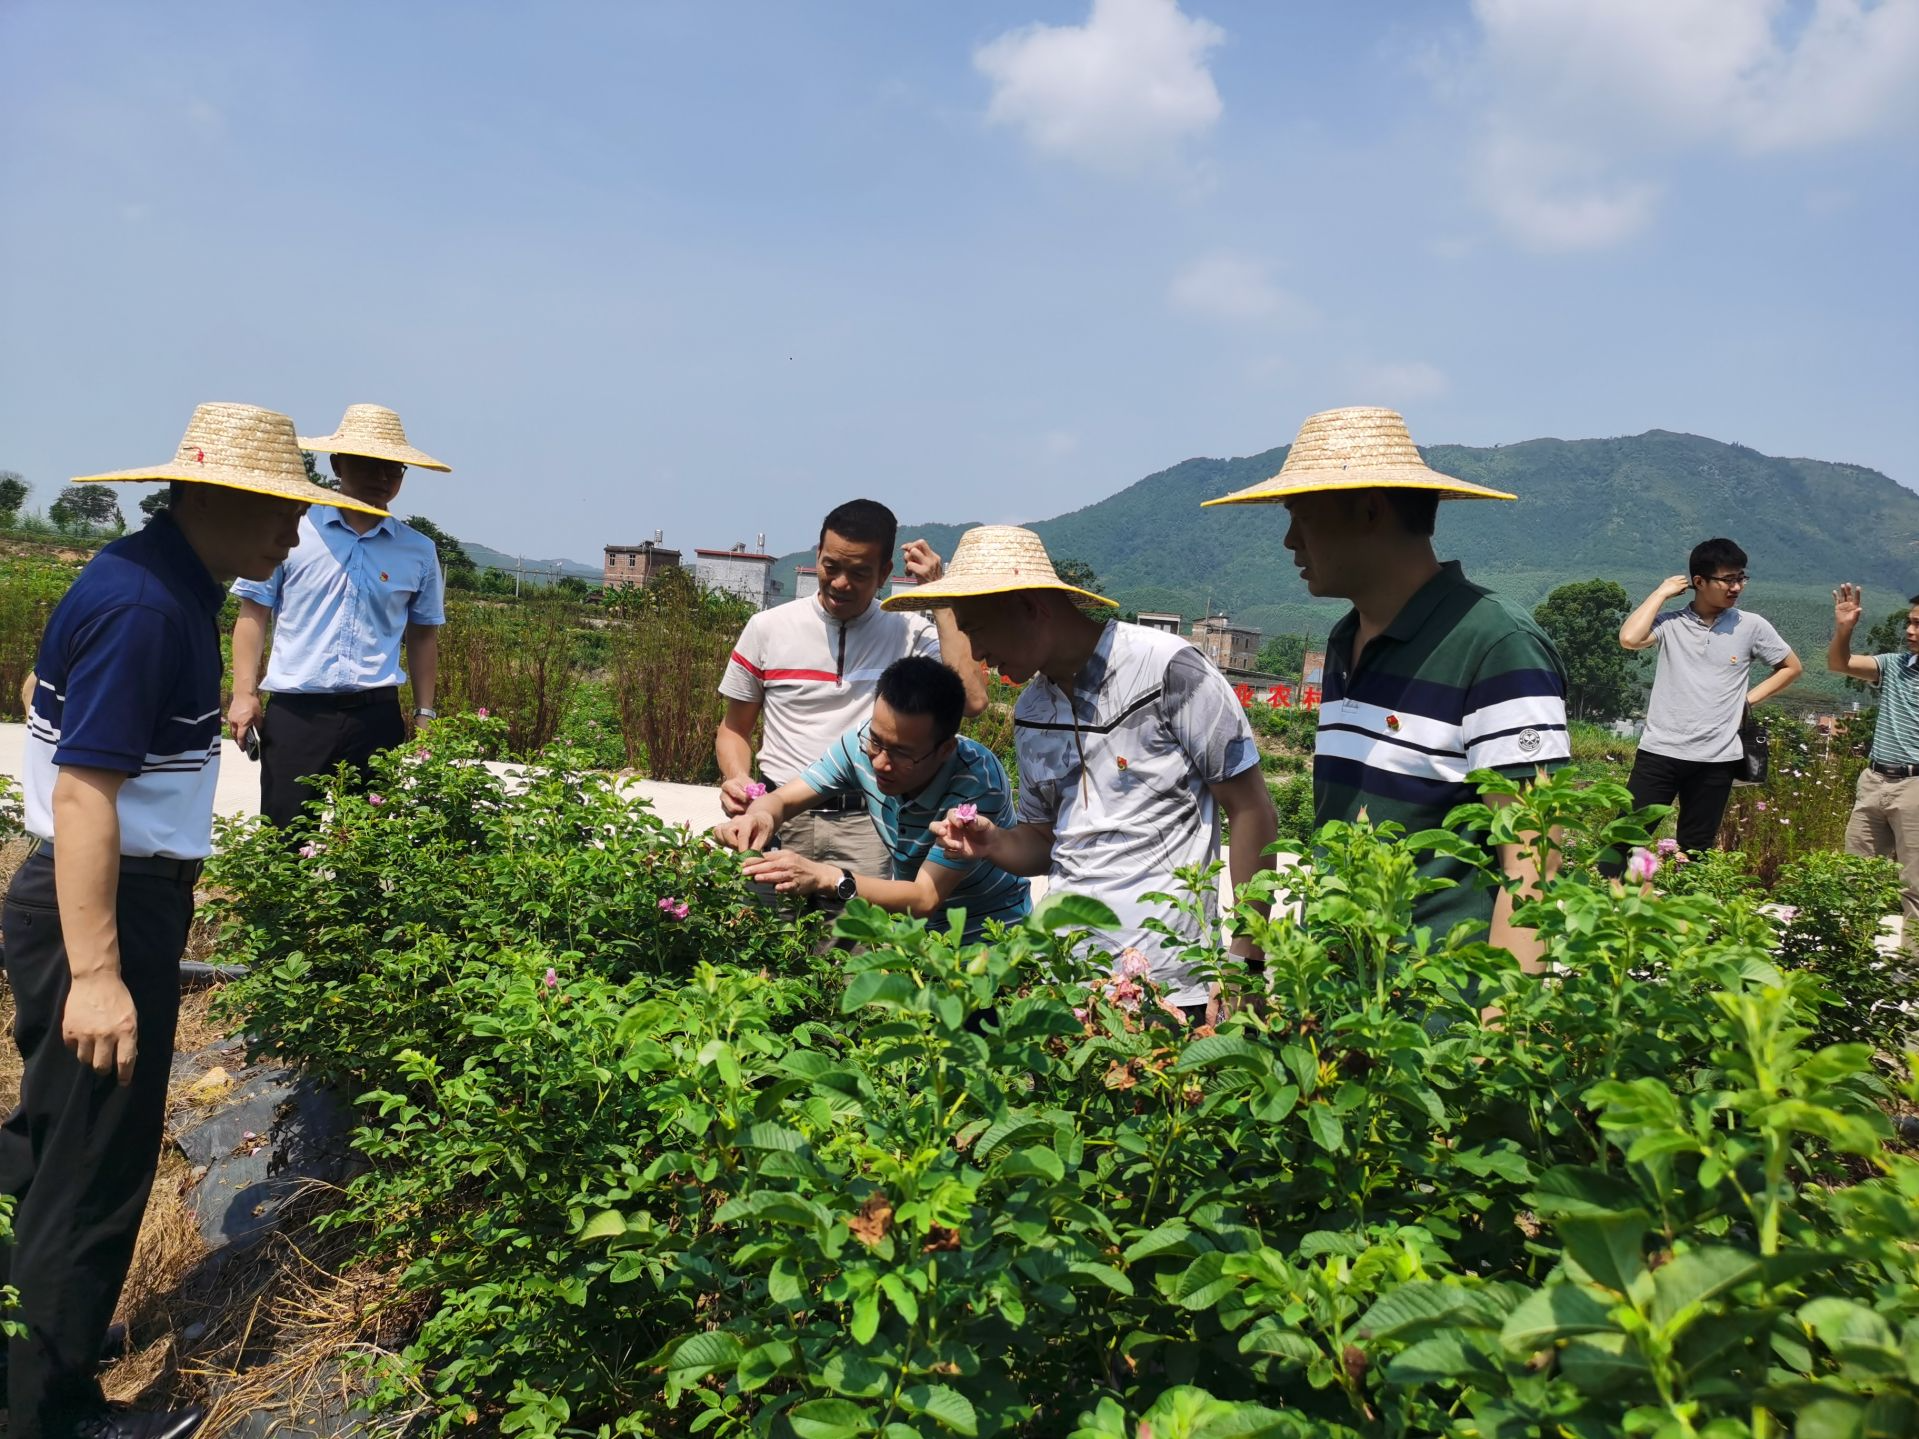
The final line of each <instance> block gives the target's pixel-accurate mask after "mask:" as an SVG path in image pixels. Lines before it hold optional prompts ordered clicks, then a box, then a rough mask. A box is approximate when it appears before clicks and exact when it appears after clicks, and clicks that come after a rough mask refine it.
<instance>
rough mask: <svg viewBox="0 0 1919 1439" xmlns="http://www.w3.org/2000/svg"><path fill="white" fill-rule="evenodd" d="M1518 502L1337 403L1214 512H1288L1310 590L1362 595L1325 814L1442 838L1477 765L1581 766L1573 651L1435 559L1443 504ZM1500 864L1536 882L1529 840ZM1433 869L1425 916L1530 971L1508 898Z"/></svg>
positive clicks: (1322, 796) (1332, 649) (1436, 927)
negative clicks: (1565, 654)
mask: <svg viewBox="0 0 1919 1439" xmlns="http://www.w3.org/2000/svg"><path fill="white" fill-rule="evenodd" d="M1513 498H1514V496H1512V495H1509V494H1506V493H1505V492H1504V491H1501V490H1492V489H1487V488H1486V487H1485V486H1483V485H1475V484H1471V483H1469V482H1467V481H1465V480H1460V479H1456V478H1454V477H1452V476H1450V475H1442V474H1439V473H1438V472H1437V471H1434V470H1432V469H1429V468H1428V467H1427V465H1426V463H1425V461H1424V460H1423V459H1421V458H1420V455H1419V451H1418V450H1417V449H1416V448H1415V447H1414V445H1413V442H1412V437H1411V436H1410V435H1409V434H1408V433H1407V431H1406V422H1405V421H1404V420H1403V419H1401V418H1400V416H1399V415H1397V414H1396V413H1394V412H1393V411H1391V410H1381V409H1372V408H1363V409H1344V410H1328V411H1326V412H1324V413H1322V414H1318V415H1314V416H1312V417H1311V418H1310V419H1308V420H1307V421H1306V423H1305V424H1304V425H1303V426H1302V427H1301V428H1300V432H1299V437H1298V438H1297V439H1296V440H1295V441H1294V443H1293V446H1292V448H1291V450H1289V451H1288V453H1287V456H1286V463H1285V465H1284V466H1283V467H1282V468H1281V469H1280V472H1279V474H1278V475H1276V476H1275V477H1274V478H1273V479H1271V480H1268V481H1266V482H1265V483H1263V484H1259V485H1254V486H1252V487H1251V488H1249V489H1245V490H1241V491H1238V492H1237V493H1235V494H1231V495H1226V496H1224V497H1222V498H1221V499H1218V500H1211V501H1208V503H1209V504H1249V503H1279V504H1284V505H1285V506H1286V510H1287V513H1288V515H1289V516H1290V517H1291V521H1292V523H1291V525H1290V526H1289V528H1288V529H1287V532H1286V540H1285V544H1286V548H1287V549H1289V550H1291V551H1292V552H1293V559H1294V563H1295V564H1297V565H1298V566H1299V570H1300V575H1301V578H1302V579H1304V581H1305V583H1306V588H1307V590H1308V591H1309V592H1310V593H1312V594H1314V595H1331V596H1338V597H1339V598H1341V599H1347V600H1351V601H1352V603H1353V608H1352V609H1351V610H1350V611H1348V612H1347V614H1346V615H1345V617H1344V618H1342V619H1341V620H1340V621H1339V623H1338V624H1336V625H1335V626H1334V627H1333V631H1332V634H1331V636H1330V637H1329V638H1328V640H1327V642H1326V673H1325V682H1324V684H1323V685H1322V687H1321V697H1320V710H1319V731H1318V735H1317V737H1316V739H1315V742H1314V749H1313V818H1314V821H1315V822H1316V823H1318V824H1325V823H1326V822H1328V821H1329V820H1335V819H1341V820H1356V819H1358V818H1359V817H1360V816H1361V815H1362V814H1364V815H1365V816H1366V817H1367V818H1368V819H1370V820H1372V821H1374V822H1375V823H1383V822H1385V821H1388V820H1391V821H1395V822H1397V823H1399V824H1402V825H1404V826H1405V827H1406V828H1407V830H1408V831H1417V830H1422V829H1432V828H1437V827H1439V826H1441V825H1443V824H1444V823H1445V819H1446V814H1447V812H1448V811H1449V810H1451V809H1452V808H1453V806H1455V805H1458V804H1463V803H1466V802H1468V801H1470V800H1472V799H1473V798H1474V797H1475V791H1474V789H1473V787H1472V786H1471V785H1470V784H1468V783H1467V779H1466V777H1467V775H1468V774H1470V773H1471V772H1472V771H1474V770H1477V769H1492V770H1498V771H1499V772H1500V773H1502V774H1506V775H1511V776H1515V777H1519V778H1531V777H1533V776H1535V775H1537V774H1539V773H1540V772H1541V771H1542V770H1552V769H1556V768H1558V767H1559V766H1561V765H1563V764H1565V763H1566V761H1567V760H1568V759H1569V758H1570V755H1571V751H1570V748H1569V745H1568V737H1567V733H1566V677H1565V669H1564V666H1563V665H1562V664H1561V662H1560V658H1559V654H1558V651H1556V650H1555V649H1554V648H1553V644H1552V641H1551V640H1549V639H1547V638H1546V636H1545V634H1544V632H1543V631H1541V630H1540V628H1539V626H1538V625H1536V624H1535V623H1534V622H1533V620H1532V618H1531V617H1530V616H1529V615H1527V614H1526V613H1525V612H1524V611H1523V610H1521V609H1519V608H1518V607H1517V606H1514V605H1511V604H1509V603H1507V602H1506V601H1505V600H1502V599H1500V598H1499V597H1498V596H1497V595H1494V594H1492V593H1490V592H1489V591H1487V590H1485V589H1482V588H1481V587H1480V586H1478V585H1475V584H1473V583H1472V582H1471V581H1470V580H1468V579H1467V578H1466V577H1465V575H1464V574H1462V573H1461V572H1460V568H1459V565H1458V563H1457V562H1456V561H1452V562H1448V563H1445V564H1441V563H1440V561H1439V559H1438V558H1437V557H1436V556H1435V555H1434V553H1433V543H1432V534H1433V528H1434V524H1433V522H1434V517H1435V514H1436V512H1437V510H1438V506H1439V501H1440V500H1442V499H1491V500H1510V499H1513ZM1499 857H1500V863H1501V865H1502V867H1503V868H1504V869H1505V871H1506V873H1507V874H1508V875H1509V876H1512V877H1514V878H1517V879H1519V880H1521V881H1522V882H1524V883H1530V882H1532V881H1533V880H1534V879H1535V878H1536V876H1535V875H1533V874H1532V872H1531V864H1530V860H1529V859H1528V857H1527V856H1526V854H1525V852H1524V851H1523V850H1521V849H1520V848H1518V847H1517V846H1502V847H1501V850H1500V856H1499ZM1420 871H1421V873H1422V874H1425V875H1428V876H1432V877H1438V878H1444V879H1449V880H1452V881H1453V882H1454V883H1453V884H1452V886H1451V887H1450V888H1447V889H1442V890H1437V891H1435V892H1433V893H1431V894H1428V895H1425V896H1424V897H1422V898H1421V900H1420V901H1419V902H1418V903H1417V904H1416V905H1415V906H1414V910H1413V918H1414V920H1415V922H1416V923H1418V924H1420V925H1430V926H1431V927H1432V929H1433V932H1434V934H1435V935H1439V934H1443V933H1444V932H1445V931H1446V930H1448V929H1449V928H1451V927H1452V926H1453V925H1455V924H1458V923H1459V922H1460V921H1462V920H1473V921H1477V922H1478V923H1480V924H1484V925H1487V926H1489V927H1490V930H1491V933H1490V935H1489V936H1488V937H1489V938H1490V939H1491V941H1492V942H1493V943H1494V944H1497V945H1500V946H1502V947H1504V948H1506V949H1508V950H1510V951H1511V952H1512V953H1513V954H1514V955H1516V956H1517V957H1518V958H1519V960H1520V963H1521V964H1522V965H1525V966H1526V967H1528V968H1532V967H1535V966H1536V965H1537V963H1538V957H1539V946H1538V942H1537V940H1535V939H1534V937H1533V936H1532V934H1531V933H1530V932H1529V931H1525V930H1516V929H1514V928H1513V925H1512V900H1511V897H1510V895H1509V894H1508V893H1507V892H1506V891H1505V890H1497V891H1495V890H1492V889H1489V888H1486V887H1484V886H1481V885H1478V884H1476V883H1475V882H1474V878H1475V877H1474V873H1473V871H1472V870H1471V869H1470V868H1469V867H1467V866H1466V865H1464V864H1462V863H1460V862H1458V861H1456V860H1451V859H1447V858H1445V857H1443V856H1439V855H1428V856H1426V857H1425V858H1424V859H1423V861H1422V862H1421V864H1420Z"/></svg>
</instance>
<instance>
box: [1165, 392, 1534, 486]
mask: <svg viewBox="0 0 1919 1439" xmlns="http://www.w3.org/2000/svg"><path fill="white" fill-rule="evenodd" d="M1380 489H1384V490H1437V491H1439V498H1440V499H1442V500H1516V499H1518V498H1519V496H1517V495H1509V494H1507V493H1506V492H1505V491H1504V490H1494V489H1488V488H1487V487H1486V486H1485V485H1475V484H1473V483H1472V481H1470V480H1461V479H1455V478H1454V477H1453V476H1451V475H1442V474H1440V473H1439V471H1437V470H1434V469H1430V468H1428V466H1427V464H1426V462H1425V461H1424V460H1422V459H1421V458H1420V457H1419V451H1418V450H1417V449H1415V448H1414V446H1413V437H1412V436H1411V435H1410V434H1408V433H1407V431H1406V421H1405V419H1404V418H1403V417H1402V416H1401V415H1400V414H1399V412H1398V411H1397V410H1382V409H1377V408H1375V407H1373V406H1371V405H1355V406H1352V407H1350V408H1348V409H1344V410H1321V411H1320V412H1319V413H1318V414H1317V415H1313V416H1310V417H1309V418H1308V419H1307V421H1306V423H1305V424H1303V425H1301V426H1300V427H1299V436H1298V438H1296V439H1295V440H1294V441H1293V447H1292V449H1290V450H1288V451H1287V452H1286V463H1285V464H1283V465H1281V466H1280V467H1279V473H1278V474H1276V475H1274V476H1273V477H1272V478H1271V479H1270V480H1262V481H1260V482H1259V483H1258V484H1256V485H1248V486H1247V487H1246V488H1245V489H1243V490H1235V491H1233V493H1232V494H1230V495H1221V496H1220V497H1219V498H1218V499H1216V500H1206V501H1204V502H1203V503H1204V504H1206V505H1267V504H1278V503H1281V502H1283V501H1286V500H1290V499H1291V498H1292V497H1293V496H1294V495H1311V494H1318V493H1321V492H1323V491H1326V490H1380Z"/></svg>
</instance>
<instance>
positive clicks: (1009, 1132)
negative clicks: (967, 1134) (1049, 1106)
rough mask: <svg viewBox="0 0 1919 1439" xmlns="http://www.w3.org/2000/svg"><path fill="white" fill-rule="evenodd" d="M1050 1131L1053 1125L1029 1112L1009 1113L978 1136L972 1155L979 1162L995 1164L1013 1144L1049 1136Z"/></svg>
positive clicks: (1051, 1131)
mask: <svg viewBox="0 0 1919 1439" xmlns="http://www.w3.org/2000/svg"><path fill="white" fill-rule="evenodd" d="M1052 1133H1053V1126H1052V1125H1050V1124H1048V1123H1047V1122H1046V1121H1045V1120H1043V1119H1035V1118H1033V1117H1032V1116H1031V1115H1030V1114H1009V1115H1007V1116H1006V1117H1005V1118H1004V1119H1001V1120H999V1121H997V1122H996V1123H995V1124H994V1125H993V1126H992V1127H991V1128H990V1129H988V1130H987V1131H986V1133H984V1134H982V1135H981V1136H980V1137H979V1139H978V1140H977V1141H976V1142H975V1143H974V1145H973V1157H974V1158H975V1159H977V1160H978V1161H979V1162H980V1163H981V1164H995V1163H997V1162H999V1161H1000V1160H1002V1159H1004V1158H1005V1157H1006V1156H1007V1154H1008V1153H1009V1152H1010V1151H1011V1150H1012V1148H1013V1146H1014V1145H1015V1144H1023V1143H1025V1142H1026V1141H1027V1140H1029V1139H1043V1138H1050V1137H1051V1135H1052Z"/></svg>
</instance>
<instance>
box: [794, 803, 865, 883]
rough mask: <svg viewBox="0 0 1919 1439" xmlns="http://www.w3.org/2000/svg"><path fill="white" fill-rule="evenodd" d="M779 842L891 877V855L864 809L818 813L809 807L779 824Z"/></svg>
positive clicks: (860, 871) (862, 871) (857, 870)
mask: <svg viewBox="0 0 1919 1439" xmlns="http://www.w3.org/2000/svg"><path fill="white" fill-rule="evenodd" d="M780 845H781V847H782V848H784V849H790V850H792V851H793V852H794V853H795V854H803V855H805V856H806V857H807V858H808V859H814V860H818V861H819V862H820V863H821V864H837V865H841V866H843V867H844V868H846V869H850V870H852V871H853V873H854V874H864V875H871V876H872V877H873V878H874V879H891V878H892V877H893V857H892V855H890V854H888V853H887V852H886V844H885V841H883V840H882V839H881V838H880V832H879V829H878V827H877V826H876V825H874V823H873V819H872V816H870V815H869V814H867V813H866V811H865V810H853V811H850V812H848V813H842V814H821V813H819V812H818V811H817V810H808V811H807V812H806V813H805V814H797V815H794V816H793V818H791V819H789V820H788V821H787V822H786V823H785V824H783V825H781V826H780Z"/></svg>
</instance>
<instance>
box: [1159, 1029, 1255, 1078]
mask: <svg viewBox="0 0 1919 1439" xmlns="http://www.w3.org/2000/svg"><path fill="white" fill-rule="evenodd" d="M1272 1064H1273V1061H1272V1056H1271V1054H1270V1053H1269V1052H1268V1051H1267V1050H1265V1049H1262V1048H1260V1047H1259V1046H1258V1045H1256V1044H1249V1043H1248V1042H1247V1041H1246V1040H1244V1039H1241V1038H1240V1037H1239V1036H1238V1035H1237V1034H1209V1035H1207V1036H1206V1038H1204V1039H1196V1040H1194V1041H1193V1042H1192V1043H1191V1044H1189V1045H1187V1046H1186V1048H1185V1049H1183V1050H1182V1051H1181V1052H1180V1056H1179V1063H1178V1064H1176V1065H1174V1066H1173V1068H1174V1070H1175V1071H1176V1072H1179V1073H1185V1072H1187V1071H1189V1070H1195V1069H1213V1068H1218V1067H1221V1066H1227V1067H1232V1068H1237V1069H1245V1070H1250V1071H1251V1072H1253V1073H1254V1074H1264V1073H1265V1072H1266V1071H1267V1070H1269V1069H1271V1068H1272Z"/></svg>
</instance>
